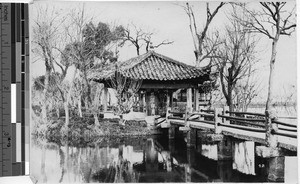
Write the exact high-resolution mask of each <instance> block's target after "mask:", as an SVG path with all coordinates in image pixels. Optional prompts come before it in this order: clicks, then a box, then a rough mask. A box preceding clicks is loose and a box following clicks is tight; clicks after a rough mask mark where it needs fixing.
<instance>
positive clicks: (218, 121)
mask: <svg viewBox="0 0 300 184" xmlns="http://www.w3.org/2000/svg"><path fill="white" fill-rule="evenodd" d="M218 114H221V109H219V108H215V111H214V116H215V118H214V119H215V133H216V134H219V133H221V131H222V130H221V127H220V126H218V123H221V122H222V118H220V117H218Z"/></svg>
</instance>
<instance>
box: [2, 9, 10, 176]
mask: <svg viewBox="0 0 300 184" xmlns="http://www.w3.org/2000/svg"><path fill="white" fill-rule="evenodd" d="M11 37H12V35H11V4H9V3H4V4H1V107H2V108H1V113H0V114H1V120H2V122H1V126H2V132H1V138H2V141H1V143H2V164H1V166H2V176H11V175H12V123H11Z"/></svg>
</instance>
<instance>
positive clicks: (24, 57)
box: [0, 3, 30, 176]
mask: <svg viewBox="0 0 300 184" xmlns="http://www.w3.org/2000/svg"><path fill="white" fill-rule="evenodd" d="M0 7H1V15H0V25H1V29H0V31H1V32H0V35H1V39H0V50H1V62H0V72H1V75H0V86H1V91H0V92H1V93H0V94H1V98H0V104H1V112H0V119H1V120H2V122H1V124H0V132H1V136H0V138H1V140H0V143H1V152H0V154H1V155H0V162H1V166H0V176H19V175H25V174H26V175H28V174H29V102H30V101H29V97H30V96H29V27H28V24H29V23H28V4H23V3H2V4H0ZM26 103H27V104H26Z"/></svg>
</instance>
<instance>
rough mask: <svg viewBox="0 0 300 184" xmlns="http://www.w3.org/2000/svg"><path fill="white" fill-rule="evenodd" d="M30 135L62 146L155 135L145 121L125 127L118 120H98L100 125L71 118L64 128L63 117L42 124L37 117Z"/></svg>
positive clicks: (129, 123)
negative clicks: (104, 139)
mask: <svg viewBox="0 0 300 184" xmlns="http://www.w3.org/2000/svg"><path fill="white" fill-rule="evenodd" d="M33 121H34V122H35V123H34V125H33V129H32V132H31V135H32V136H33V137H35V138H39V139H44V140H47V141H48V142H54V143H58V144H61V145H64V144H65V143H66V142H68V144H69V145H79V146H80V145H85V146H86V145H87V144H88V145H89V144H95V143H97V142H99V141H103V138H116V139H117V138H123V137H144V136H151V135H154V134H156V132H155V131H154V129H153V128H152V127H151V126H147V123H146V121H144V120H142V121H137V120H128V121H126V123H125V125H120V124H119V119H117V118H115V119H100V118H99V122H100V125H99V126H97V125H95V123H94V117H93V116H85V117H82V118H81V117H71V118H70V123H69V124H68V126H65V119H64V117H60V118H52V119H51V120H49V122H48V123H43V122H42V120H41V119H40V118H39V117H34V118H33Z"/></svg>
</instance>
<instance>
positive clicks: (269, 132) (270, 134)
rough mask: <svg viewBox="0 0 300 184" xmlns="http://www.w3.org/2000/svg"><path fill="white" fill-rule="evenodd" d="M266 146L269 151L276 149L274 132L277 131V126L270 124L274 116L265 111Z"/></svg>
mask: <svg viewBox="0 0 300 184" xmlns="http://www.w3.org/2000/svg"><path fill="white" fill-rule="evenodd" d="M265 117H266V144H267V146H268V147H270V148H271V149H276V148H277V145H278V137H277V135H275V134H274V132H275V131H277V130H278V125H277V124H276V123H272V119H274V115H273V114H272V113H270V112H268V111H266V116H265Z"/></svg>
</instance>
